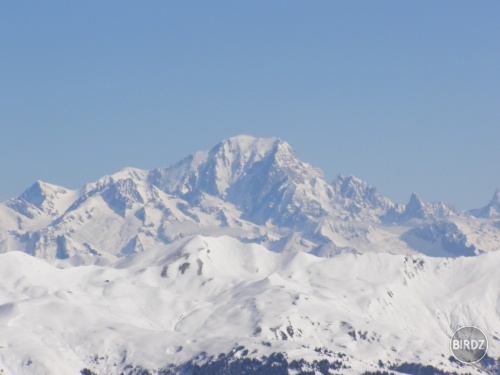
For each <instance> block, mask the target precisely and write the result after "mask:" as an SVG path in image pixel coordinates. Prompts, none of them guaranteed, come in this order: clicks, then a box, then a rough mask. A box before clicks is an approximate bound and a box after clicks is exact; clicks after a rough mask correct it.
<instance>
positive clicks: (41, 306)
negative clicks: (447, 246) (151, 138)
mask: <svg viewBox="0 0 500 375" xmlns="http://www.w3.org/2000/svg"><path fill="white" fill-rule="evenodd" d="M74 262H75V258H72V259H67V260H63V261H59V263H57V264H56V265H57V267H56V266H54V265H50V264H48V263H47V262H46V261H45V260H41V259H37V258H35V257H31V256H28V255H26V254H23V253H21V252H9V253H6V254H1V255H0V275H2V283H1V284H0V322H1V324H0V371H1V372H2V374H4V375H13V374H15V375H23V374H51V375H58V374H61V375H67V374H78V373H80V371H82V370H83V371H86V372H82V373H83V374H121V373H123V374H127V375H130V374H196V373H205V374H215V373H217V374H230V373H250V374H251V373H263V374H269V373H280V374H281V373H283V374H286V373H299V372H300V371H302V372H301V373H306V371H313V373H317V374H328V373H351V374H361V373H364V372H368V371H370V372H375V371H389V370H391V369H392V370H394V371H396V373H415V374H416V373H434V374H438V373H455V372H458V373H472V374H480V373H487V371H489V373H495V372H494V371H500V369H499V368H498V367H497V369H496V370H494V366H498V365H500V360H499V361H498V362H497V363H496V364H495V360H494V358H496V357H498V356H499V354H500V339H499V337H500V324H499V301H500V300H499V296H500V289H499V287H500V273H499V272H497V271H498V265H499V264H500V252H492V253H489V254H483V255H480V256H477V257H467V258H465V257H460V258H455V259H450V258H436V257H432V258H431V257H427V256H404V255H392V254H374V253H366V254H361V255H357V254H351V253H346V254H341V255H339V256H337V257H334V258H319V257H315V256H313V255H310V254H304V253H300V252H299V253H297V252H296V253H290V252H289V253H276V252H272V251H268V250H267V249H265V248H264V247H262V246H260V245H256V244H243V243H241V242H239V241H237V240H235V239H233V238H230V237H225V236H223V237H219V238H209V237H201V236H194V237H192V238H189V239H181V240H177V241H175V242H174V243H172V244H170V245H166V246H163V247H162V248H158V249H155V250H146V251H144V252H142V253H139V254H135V255H132V256H129V257H125V258H123V259H120V260H118V261H115V262H113V263H112V264H109V265H107V266H97V265H92V266H87V267H74V265H75V263H74ZM471 324H474V325H477V326H480V327H481V328H482V329H483V330H484V331H485V332H487V333H488V337H489V339H490V342H489V351H488V353H489V354H488V359H487V360H485V361H483V362H482V363H481V364H480V365H474V366H463V365H460V364H459V363H458V362H457V361H455V360H453V359H450V358H451V354H450V352H449V339H450V335H452V333H453V332H454V330H455V329H456V328H458V327H460V326H462V325H471ZM404 363H406V365H404ZM409 363H413V365H412V366H413V367H414V370H415V371H416V372H407V371H406V370H405V368H408V366H409V365H408V364H409ZM245 366H246V367H245ZM405 366H406V367H405ZM419 366H420V367H419ZM422 366H428V367H425V368H422ZM429 366H432V367H429ZM410 367H411V366H410ZM242 368H246V372H242V371H241V369H242ZM231 369H233V370H232V372H230V370H231ZM238 369H239V370H238ZM251 369H254V370H255V371H250V370H251ZM266 369H267V370H266ZM271 370H272V371H274V372H272V371H271ZM424 370H425V371H427V372H425V371H424ZM417 371H419V372H417ZM429 371H434V372H429ZM437 371H444V372H437ZM497 373H498V372H497Z"/></svg>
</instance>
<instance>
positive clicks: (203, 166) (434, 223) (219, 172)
mask: <svg viewBox="0 0 500 375" xmlns="http://www.w3.org/2000/svg"><path fill="white" fill-rule="evenodd" d="M498 205H499V194H498V192H497V193H496V194H495V197H494V199H493V200H492V201H491V202H490V203H489V204H488V205H487V206H486V207H484V208H482V209H479V210H473V211H471V212H470V213H465V212H458V211H457V210H455V209H454V208H453V207H452V206H451V205H449V204H447V203H443V202H437V203H427V202H423V201H422V200H421V199H420V198H419V197H418V195H417V194H415V193H413V194H412V196H411V198H410V200H409V203H408V204H406V205H400V204H395V203H393V202H391V201H390V200H389V199H388V198H386V197H383V196H381V195H380V194H379V193H378V192H377V191H376V189H375V188H374V187H373V186H370V185H369V184H368V183H366V182H364V181H362V180H360V179H358V178H356V177H354V176H338V177H337V178H336V179H335V180H334V181H333V182H332V183H329V182H328V181H327V180H326V178H325V176H324V174H323V173H322V171H321V170H319V169H317V168H315V167H313V166H311V165H309V164H307V163H304V162H302V161H300V160H298V159H297V157H296V156H295V154H294V152H293V150H292V148H291V147H290V145H289V144H288V143H286V142H284V141H282V140H280V139H277V138H269V139H260V138H253V137H250V136H237V137H233V138H230V139H227V140H225V141H223V142H221V143H219V144H218V145H216V146H215V147H213V148H212V149H210V150H208V151H203V152H197V153H195V154H193V155H191V156H189V157H187V158H185V159H183V160H181V161H180V162H178V163H176V164H174V165H172V166H170V167H166V168H162V169H155V170H152V171H144V170H139V169H134V168H126V169H123V170H121V171H119V172H117V173H115V174H112V175H110V176H105V177H103V178H101V179H100V180H98V181H96V182H94V183H89V184H87V185H85V186H84V187H82V188H81V189H79V190H69V189H65V188H63V187H59V186H55V185H51V184H48V183H44V182H41V181H38V182H36V183H35V184H34V185H33V186H32V187H30V188H29V189H28V190H26V191H25V192H24V193H22V194H21V195H20V196H19V197H17V198H14V199H11V200H9V201H6V202H4V203H3V204H0V251H1V252H6V251H10V250H20V251H24V252H27V253H29V254H32V255H35V256H39V257H44V258H48V259H52V258H67V257H71V256H74V255H79V256H82V255H85V254H93V255H102V256H103V257H104V258H111V259H113V258H114V257H116V256H122V255H129V254H133V253H137V252H141V251H144V250H145V249H150V248H155V247H157V246H161V245H164V244H168V243H171V242H172V241H175V240H176V239H179V238H183V237H186V236H191V235H195V234H204V235H212V236H219V235H224V234H226V235H231V236H233V237H235V238H238V239H240V240H242V241H244V242H253V243H259V244H262V245H264V246H266V247H268V248H270V249H272V250H275V251H305V252H312V253H314V254H316V255H322V256H331V255H333V254H337V253H340V252H345V251H347V252H358V253H363V252H367V251H374V252H390V253H399V254H413V253H418V252H423V253H425V254H428V255H435V256H458V255H476V254H480V253H483V252H489V251H494V250H498V249H500V240H499V238H500V225H499V221H498V212H500V209H499V207H498ZM482 234H485V235H486V234H487V236H482Z"/></svg>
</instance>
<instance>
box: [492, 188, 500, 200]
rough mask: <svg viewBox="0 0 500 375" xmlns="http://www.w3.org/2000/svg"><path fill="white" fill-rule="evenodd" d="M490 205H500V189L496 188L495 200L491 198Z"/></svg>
mask: <svg viewBox="0 0 500 375" xmlns="http://www.w3.org/2000/svg"><path fill="white" fill-rule="evenodd" d="M490 203H494V204H495V203H500V189H498V188H496V190H495V193H494V194H493V198H491V201H490Z"/></svg>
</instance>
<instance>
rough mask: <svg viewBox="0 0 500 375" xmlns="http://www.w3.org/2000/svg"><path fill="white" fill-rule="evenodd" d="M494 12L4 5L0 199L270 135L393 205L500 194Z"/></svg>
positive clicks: (499, 20)
mask: <svg viewBox="0 0 500 375" xmlns="http://www.w3.org/2000/svg"><path fill="white" fill-rule="evenodd" d="M499 25H500V2H499V1H497V0H485V1H461V0H453V1H451V0H450V1H395V0H394V1H355V0H353V1H333V0H329V1H293V0H287V1H247V0H245V1H182V2H181V1H147V2H139V1H135V2H132V1H126V0H125V1H123V0H122V1H106V2H103V1H44V2H35V1H5V2H1V3H0V129H1V133H0V134H1V144H2V147H1V148H0V160H1V161H0V170H1V173H2V179H1V181H2V183H1V185H0V200H5V199H7V198H10V197H12V196H16V195H18V194H19V193H21V192H22V191H23V190H24V189H25V188H27V187H28V186H29V185H31V184H32V183H33V182H34V181H35V180H37V179H40V180H43V181H47V182H51V183H54V184H59V185H63V186H66V187H69V188H76V187H80V186H81V185H83V184H84V183H85V182H90V181H93V180H96V179H98V178H99V177H101V176H103V175H105V174H110V173H113V172H115V171H117V170H119V169H121V168H122V167H125V166H134V167H138V168H143V169H150V168H154V167H162V166H167V165H169V164H171V163H173V162H175V161H177V160H179V159H180V158H182V157H184V156H186V155H188V154H190V153H192V152H194V151H197V150H200V149H207V148H209V147H211V146H213V145H214V144H216V143H217V142H219V141H220V140H222V139H225V138H228V137H230V136H233V135H236V134H251V135H254V136H259V137H268V136H276V137H280V138H282V139H284V140H286V141H288V142H289V143H290V144H291V145H292V147H293V148H294V149H295V151H296V154H297V155H298V157H299V158H301V159H302V160H304V161H307V162H310V163H312V164H314V165H316V166H318V167H320V168H322V169H323V170H324V172H325V174H326V176H327V177H328V179H330V180H331V179H333V177H334V176H335V175H337V174H339V173H342V174H354V175H355V176H357V177H359V178H362V179H364V180H366V181H368V182H369V183H371V184H373V185H375V186H377V188H378V190H379V191H380V192H381V193H382V194H384V195H386V196H388V197H389V198H391V199H392V200H394V201H396V202H400V203H405V202H406V201H407V200H408V198H409V196H410V194H411V192H412V191H416V192H417V193H419V194H420V195H421V197H422V198H423V199H424V200H429V201H435V200H446V201H449V202H451V203H454V204H455V205H456V206H457V207H458V208H462V209H469V208H473V207H477V206H481V205H484V204H485V203H486V202H487V201H488V200H489V199H490V197H491V196H492V194H493V191H494V189H495V188H496V187H500V168H499V166H500V148H499V144H500V142H499V140H500V26H499Z"/></svg>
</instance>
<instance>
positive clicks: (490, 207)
mask: <svg viewBox="0 0 500 375" xmlns="http://www.w3.org/2000/svg"><path fill="white" fill-rule="evenodd" d="M469 212H470V213H471V214H472V215H473V216H476V217H479V218H485V219H491V218H493V217H495V218H496V217H500V190H499V189H498V188H497V189H496V190H495V193H494V194H493V198H491V200H490V201H489V202H488V204H487V205H486V206H484V207H481V208H477V209H474V210H470V211H469Z"/></svg>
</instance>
